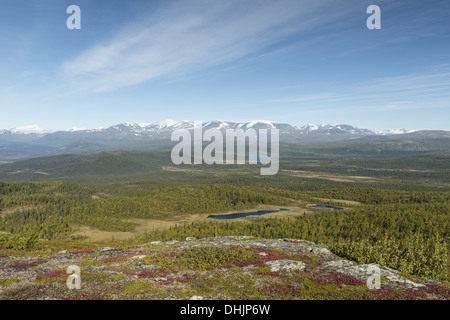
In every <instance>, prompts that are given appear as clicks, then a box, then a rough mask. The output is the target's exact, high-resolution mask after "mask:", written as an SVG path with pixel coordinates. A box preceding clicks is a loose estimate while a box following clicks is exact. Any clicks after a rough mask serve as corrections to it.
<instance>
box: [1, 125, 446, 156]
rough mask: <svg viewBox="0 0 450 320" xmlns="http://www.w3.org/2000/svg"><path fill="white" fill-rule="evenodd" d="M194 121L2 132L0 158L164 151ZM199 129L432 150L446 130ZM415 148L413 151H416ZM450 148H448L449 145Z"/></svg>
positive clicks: (324, 127) (295, 140)
mask: <svg viewBox="0 0 450 320" xmlns="http://www.w3.org/2000/svg"><path fill="white" fill-rule="evenodd" d="M194 125H195V122H194V121H175V120H164V121H160V122H155V123H151V124H148V123H142V122H141V123H133V122H124V123H120V124H117V125H113V126H111V127H108V128H97V129H69V130H65V131H56V132H49V131H46V130H44V129H41V128H40V127H38V126H28V127H20V128H15V129H9V130H7V129H4V130H0V160H3V161H9V160H17V159H25V158H30V157H38V156H47V155H57V154H67V153H72V154H73V153H75V154H79V153H92V152H100V151H110V150H139V151H154V150H165V149H168V147H169V146H171V145H173V142H171V141H170V137H171V134H172V132H173V131H174V130H176V129H187V130H193V128H194ZM202 127H203V130H207V129H212V128H215V129H219V130H221V131H222V132H225V130H226V129H243V130H244V131H246V130H248V129H255V130H258V129H273V128H276V129H278V130H279V132H280V142H282V143H283V142H284V143H295V144H333V143H352V144H353V143H375V142H377V143H380V142H385V143H388V142H392V141H402V142H405V141H406V142H409V143H411V142H412V143H415V144H417V141H421V142H420V144H421V145H420V146H414V148H415V149H418V150H421V149H423V150H424V151H429V150H427V148H426V147H424V146H423V141H429V140H433V141H434V145H435V144H436V140H439V141H441V140H442V141H444V148H437V150H432V151H447V144H448V142H449V141H450V131H440V130H421V131H414V130H406V129H392V130H384V131H383V130H370V129H361V128H357V127H354V126H351V125H347V124H320V125H315V124H310V123H308V124H306V125H304V126H302V127H297V126H293V125H290V124H287V123H278V122H273V121H267V120H255V121H246V122H232V121H217V120H215V121H208V122H204V123H202ZM414 148H413V149H414ZM449 148H450V145H449Z"/></svg>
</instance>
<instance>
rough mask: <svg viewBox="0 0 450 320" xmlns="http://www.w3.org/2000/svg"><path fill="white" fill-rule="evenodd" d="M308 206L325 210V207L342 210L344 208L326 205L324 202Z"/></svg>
mask: <svg viewBox="0 0 450 320" xmlns="http://www.w3.org/2000/svg"><path fill="white" fill-rule="evenodd" d="M308 208H313V209H322V210H325V209H333V210H342V209H343V208H339V207H332V206H326V205H323V204H320V205H315V206H308Z"/></svg>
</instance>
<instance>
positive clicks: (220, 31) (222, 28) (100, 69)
mask: <svg viewBox="0 0 450 320" xmlns="http://www.w3.org/2000/svg"><path fill="white" fill-rule="evenodd" d="M329 3H330V1H328V0H327V1H314V2H312V1H298V0H278V1H272V0H270V1H269V0H258V1H255V0H228V1H207V0H190V1H186V0H183V1H175V2H172V3H171V4H170V5H167V6H165V7H164V8H162V9H160V10H158V11H157V12H155V13H147V14H144V15H143V17H142V19H140V21H139V22H138V23H133V24H132V25H129V26H127V27H126V28H125V29H124V30H122V31H121V32H120V33H119V34H118V35H117V36H116V37H115V38H114V39H111V40H109V41H106V42H103V43H101V44H98V45H95V46H94V47H92V48H90V49H88V50H87V51H85V52H82V53H80V54H79V55H78V56H77V57H76V58H74V59H72V60H70V61H66V62H65V63H64V64H63V66H62V68H61V70H62V72H63V74H64V76H66V77H68V78H73V79H77V80H78V83H80V81H81V82H82V83H83V86H84V88H85V89H88V90H92V91H109V90H114V89H118V88H122V87H126V86H130V85H135V84H139V83H142V82H144V81H147V80H151V79H155V78H161V77H164V78H168V77H169V78H170V77H176V76H179V75H184V74H186V73H188V72H193V71H196V70H200V69H203V68H207V67H211V66H216V65H219V64H223V63H226V62H230V61H233V60H236V59H240V58H242V57H245V56H247V55H250V54H255V53H258V52H260V51H263V50H264V49H265V48H268V47H269V46H273V45H275V44H276V43H278V42H282V41H283V40H285V39H286V38H287V37H289V36H291V35H293V34H295V33H297V32H300V31H301V30H304V29H305V28H308V29H309V30H310V29H311V28H313V27H314V25H317V24H320V23H321V22H322V21H323V20H321V19H325V17H322V18H321V16H322V15H323V14H321V13H320V10H319V11H318V9H320V8H323V7H324V6H326V5H327V4H329ZM313 13H314V14H313ZM313 17H314V18H313ZM329 18H330V17H327V19H329ZM261 54H262V52H261Z"/></svg>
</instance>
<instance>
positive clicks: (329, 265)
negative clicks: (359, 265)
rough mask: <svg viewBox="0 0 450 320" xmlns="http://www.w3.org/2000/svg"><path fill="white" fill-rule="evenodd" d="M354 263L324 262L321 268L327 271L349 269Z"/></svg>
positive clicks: (343, 261) (344, 261)
mask: <svg viewBox="0 0 450 320" xmlns="http://www.w3.org/2000/svg"><path fill="white" fill-rule="evenodd" d="M353 265H354V262H352V261H349V260H331V261H326V262H324V263H322V266H323V267H325V268H329V269H337V268H343V267H350V266H353Z"/></svg>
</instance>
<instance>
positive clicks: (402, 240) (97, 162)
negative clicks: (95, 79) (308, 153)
mask: <svg viewBox="0 0 450 320" xmlns="http://www.w3.org/2000/svg"><path fill="white" fill-rule="evenodd" d="M76 157H80V156H76ZM130 157H131V158H132V159H134V162H132V164H134V165H136V166H139V163H144V162H145V161H147V160H149V159H153V166H149V165H148V164H147V165H146V166H147V168H151V170H152V171H151V172H152V174H151V175H149V176H143V177H141V178H136V177H135V176H129V177H126V176H123V173H124V172H127V170H131V169H129V168H130V166H131V167H132V166H133V165H130V164H129V163H128V164H127V162H126V159H128V158H130ZM161 157H162V156H161V154H157V155H147V154H145V153H133V152H132V153H131V154H128V153H126V152H125V153H124V152H111V153H102V154H99V155H97V156H96V155H88V156H85V158H83V159H84V160H83V161H84V162H83V163H84V167H83V170H81V169H80V170H81V171H83V172H86V173H87V174H86V176H89V172H97V171H96V168H101V169H99V171H98V172H97V173H98V174H99V175H95V174H92V175H91V176H92V177H91V180H89V181H73V179H71V178H70V177H69V178H67V179H58V180H50V179H47V180H45V181H44V180H43V181H33V180H35V179H34V176H31V177H33V178H32V179H30V180H32V181H5V180H3V181H0V231H1V232H3V234H0V248H20V249H24V250H26V249H30V248H32V247H35V246H39V245H40V243H41V242H42V241H45V240H56V241H73V240H83V237H79V236H77V237H75V236H74V231H75V230H76V229H77V228H78V227H79V226H87V227H91V228H95V229H98V230H102V231H110V232H116V233H121V232H131V233H134V232H135V231H136V227H137V225H136V223H135V222H134V220H133V219H146V220H164V219H170V218H171V217H174V216H177V215H180V214H181V215H195V214H209V213H223V212H229V211H236V210H244V209H252V208H256V207H258V206H261V205H266V206H267V205H271V206H279V207H280V208H281V207H288V208H293V207H302V208H306V204H308V203H319V204H331V205H342V206H343V207H345V208H344V210H340V211H329V210H326V211H312V212H310V211H308V214H305V215H303V216H299V217H296V218H293V219H285V218H267V217H266V218H259V219H252V220H251V221H239V222H238V221H231V222H230V221H212V220H211V221H201V222H196V223H180V224H177V225H174V226H171V227H170V228H162V229H157V230H154V231H152V232H146V233H144V234H137V233H136V236H135V237H134V238H132V239H128V240H126V241H125V242H127V243H129V244H136V243H146V242H149V241H154V240H160V241H163V240H173V239H177V240H183V239H185V238H186V237H195V238H202V237H209V236H219V235H250V236H254V237H259V238H291V239H304V240H310V241H313V242H316V243H320V244H328V245H330V248H331V250H332V251H333V252H334V253H336V254H337V255H339V256H341V257H345V258H348V259H352V260H355V261H358V262H360V263H369V262H377V263H380V264H383V265H386V266H389V267H392V268H394V269H398V270H400V271H402V272H407V273H409V274H415V275H418V276H424V277H430V278H433V279H441V280H442V279H444V280H449V260H448V258H449V256H448V255H449V251H448V248H449V242H450V225H449V221H450V219H449V216H450V187H449V186H448V183H449V169H448V167H447V166H446V165H445V164H446V163H448V162H447V161H448V159H449V155H448V154H447V153H444V154H430V155H416V156H406V157H398V158H396V157H380V158H371V157H369V158H361V159H355V158H341V157H336V158H325V159H321V158H304V157H297V158H296V157H294V156H292V157H287V158H286V159H285V160H284V161H283V162H281V163H282V167H281V168H282V169H283V170H287V171H281V172H280V174H278V175H276V176H272V177H262V176H259V174H258V171H259V170H257V168H253V167H252V168H249V167H244V166H234V167H233V166H231V167H227V168H226V169H222V167H214V166H210V167H207V168H206V169H198V170H197V168H198V167H196V169H195V170H193V169H192V167H189V169H186V167H183V166H180V167H178V168H176V169H177V170H175V169H173V168H170V170H167V167H165V165H166V164H165V163H164V162H163V161H162V160H161ZM65 159H66V160H67V161H73V159H72V158H71V157H69V156H65ZM32 160H34V159H32ZM32 160H30V161H28V162H27V163H28V164H32V165H33V166H34V167H33V170H44V167H45V166H46V165H47V164H48V162H51V161H53V160H51V159H45V158H44V159H40V160H39V161H40V165H39V166H36V161H38V160H34V161H32ZM124 161H125V162H124ZM120 163H122V164H123V168H124V170H122V171H121V172H117V174H116V175H114V174H112V173H111V172H110V171H112V170H113V168H114V167H115V166H118V165H119V164H120ZM124 163H125V164H124ZM102 164H104V165H102ZM29 168H30V167H29ZM29 168H28V169H29ZM80 168H81V167H80ZM47 169H48V168H47ZM47 169H45V170H47ZM184 169H185V170H186V171H182V170H184ZM30 170H31V169H30ZM61 170H64V172H65V174H68V170H69V169H64V168H63V166H61ZM102 170H103V171H105V172H108V173H107V174H106V173H105V176H108V179H109V180H108V182H106V181H105V180H104V179H101V172H102ZM189 170H191V171H189ZM306 170H307V171H308V174H309V175H310V176H307V177H305V176H297V175H298V174H304V173H305V171H306ZM49 171H50V170H49ZM369 171H370V172H371V179H373V180H370V181H359V180H357V178H354V180H345V179H342V177H344V176H345V177H346V178H347V179H349V178H351V177H360V176H361V175H363V174H369ZM311 172H314V175H312V174H311ZM153 173H154V174H153ZM290 173H293V174H290ZM99 177H100V178H99ZM330 177H331V178H332V180H330ZM63 180H65V181H63ZM211 182H213V183H211ZM8 233H9V234H10V235H8Z"/></svg>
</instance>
